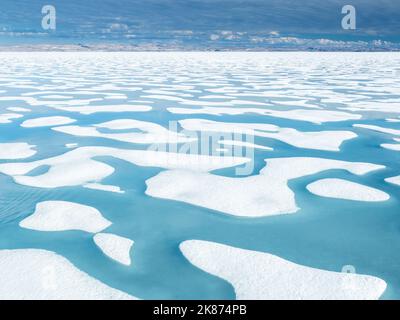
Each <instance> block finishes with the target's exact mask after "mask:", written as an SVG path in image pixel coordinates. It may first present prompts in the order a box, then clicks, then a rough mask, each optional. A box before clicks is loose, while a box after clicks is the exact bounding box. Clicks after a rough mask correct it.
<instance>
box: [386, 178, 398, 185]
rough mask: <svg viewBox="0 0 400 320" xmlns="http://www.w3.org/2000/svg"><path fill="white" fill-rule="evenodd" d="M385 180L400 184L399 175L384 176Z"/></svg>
mask: <svg viewBox="0 0 400 320" xmlns="http://www.w3.org/2000/svg"><path fill="white" fill-rule="evenodd" d="M385 181H386V182H389V183H392V184H396V185H398V186H400V176H396V177H391V178H386V179H385Z"/></svg>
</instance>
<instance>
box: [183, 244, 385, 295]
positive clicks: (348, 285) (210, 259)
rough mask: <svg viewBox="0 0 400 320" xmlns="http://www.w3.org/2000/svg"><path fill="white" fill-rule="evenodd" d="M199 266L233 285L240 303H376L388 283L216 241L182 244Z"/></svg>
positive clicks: (184, 252) (366, 276) (187, 254)
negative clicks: (283, 301)
mask: <svg viewBox="0 0 400 320" xmlns="http://www.w3.org/2000/svg"><path fill="white" fill-rule="evenodd" d="M180 249H181V251H182V253H183V254H184V256H185V257H186V258H187V259H188V260H189V261H190V262H191V263H192V264H193V265H195V266H196V267H198V268H200V269H202V270H204V271H206V272H208V273H210V274H212V275H215V276H217V277H219V278H222V279H224V280H226V281H228V282H230V283H231V284H232V286H233V287H234V289H235V293H236V299H238V300H314V299H315V300H375V299H379V297H380V296H381V295H382V294H383V292H384V291H385V290H386V283H385V281H383V280H381V279H379V278H376V277H373V276H368V275H361V274H352V273H343V272H332V271H327V270H321V269H315V268H311V267H307V266H303V265H299V264H296V263H293V262H291V261H288V260H284V259H282V258H280V257H277V256H275V255H272V254H269V253H264V252H258V251H250V250H244V249H239V248H235V247H231V246H227V245H223V244H218V243H214V242H207V241H200V240H189V241H185V242H183V243H181V244H180Z"/></svg>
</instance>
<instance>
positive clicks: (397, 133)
mask: <svg viewBox="0 0 400 320" xmlns="http://www.w3.org/2000/svg"><path fill="white" fill-rule="evenodd" d="M353 127H355V128H362V129H369V130H372V131H377V132H381V133H387V134H392V135H395V136H400V130H396V129H390V128H384V127H380V126H375V125H368V124H354V125H353Z"/></svg>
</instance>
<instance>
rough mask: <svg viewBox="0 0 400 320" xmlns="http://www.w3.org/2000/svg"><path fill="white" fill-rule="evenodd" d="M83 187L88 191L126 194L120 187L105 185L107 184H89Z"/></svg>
mask: <svg viewBox="0 0 400 320" xmlns="http://www.w3.org/2000/svg"><path fill="white" fill-rule="evenodd" d="M83 187H84V188H87V189H93V190H101V191H108V192H115V193H125V191H122V190H121V188H120V187H117V186H110V185H105V184H101V183H87V184H85V185H84V186H83Z"/></svg>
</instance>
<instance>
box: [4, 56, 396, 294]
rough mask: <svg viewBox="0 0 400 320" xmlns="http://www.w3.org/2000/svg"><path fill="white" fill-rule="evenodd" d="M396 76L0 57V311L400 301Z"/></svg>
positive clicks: (382, 65) (282, 62)
mask: <svg viewBox="0 0 400 320" xmlns="http://www.w3.org/2000/svg"><path fill="white" fill-rule="evenodd" d="M398 79H400V54H398V53H247V52H243V53H228V52H203V53H196V52H191V53H183V52H171V53H149V52H146V53H0V89H1V90H0V274H3V275H7V277H6V276H4V279H3V280H4V284H5V285H4V288H3V289H1V290H0V299H6V298H10V297H11V298H13V299H18V298H21V299H23V298H33V299H55V298H61V299H73V298H77V299H79V298H88V297H90V298H96V299H108V298H109V299H127V298H128V299H129V298H139V299H248V298H251V299H308V298H312V299H400V215H399V212H400V211H399V208H400V184H399V182H398V181H399V177H400V152H399V150H400V147H399V146H400V81H399V80H398ZM214 138H215V139H214ZM213 139H214V140H213ZM206 140H207V141H208V143H205V141H206ZM27 263H29V264H27ZM51 264H54V268H53V269H51V268H50V269H51V270H50V269H48V268H47V267H46V266H48V265H51ZM27 265H30V266H31V267H29V276H27V273H26V272H27V267H26V266H27ZM349 270H350V271H351V273H353V274H351V275H349V274H348V273H346V272H347V271H349ZM49 275H50V277H51V281H50V282H49V281H48V280H49V278H48V277H49ZM66 275H67V277H68V278H65V276H66ZM9 277H11V278H13V279H14V278H15V281H11V280H10V279H8V278H9ZM6 279H8V280H6ZM65 279H71V281H72V283H73V286H71V282H69V281H65ZM0 280H1V277H0ZM0 284H1V281H0ZM13 284H15V286H13ZM76 288H84V289H85V290H86V291H87V294H85V295H82V294H81V293H80V290H76ZM282 288H284V289H282ZM10 290H11V291H10ZM27 291H28V292H27ZM10 292H12V293H10Z"/></svg>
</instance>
